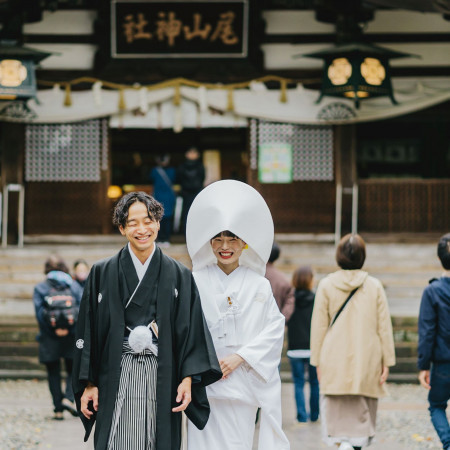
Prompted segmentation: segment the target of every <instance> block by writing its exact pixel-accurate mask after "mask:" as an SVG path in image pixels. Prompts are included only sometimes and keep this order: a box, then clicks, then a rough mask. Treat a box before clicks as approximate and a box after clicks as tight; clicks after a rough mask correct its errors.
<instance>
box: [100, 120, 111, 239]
mask: <svg viewBox="0 0 450 450" xmlns="http://www.w3.org/2000/svg"><path fill="white" fill-rule="evenodd" d="M104 120H106V119H104ZM106 134H107V136H106V139H107V140H108V168H107V170H101V171H100V188H99V207H100V208H99V211H101V214H102V220H101V230H102V231H101V232H102V234H111V232H112V231H113V226H112V223H111V222H112V208H113V206H114V202H113V201H112V200H111V199H110V198H109V197H108V187H109V186H110V184H111V173H112V160H111V159H112V151H111V129H110V128H109V127H108V130H107V131H106ZM103 139H105V136H103Z"/></svg>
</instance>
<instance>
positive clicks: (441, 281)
mask: <svg viewBox="0 0 450 450" xmlns="http://www.w3.org/2000/svg"><path fill="white" fill-rule="evenodd" d="M437 254H438V257H439V259H440V261H441V264H442V267H443V269H444V273H443V274H442V276H441V277H440V278H433V279H432V280H430V284H429V285H428V286H427V287H426V288H425V290H424V291H423V295H422V301H421V303H420V313H419V345H418V361H417V365H418V367H419V370H420V372H419V381H420V384H421V385H422V386H423V387H424V388H426V389H428V391H429V392H428V403H429V405H430V406H429V408H428V409H429V411H430V416H431V422H432V423H433V426H434V428H435V430H436V433H437V434H438V436H439V439H440V440H441V442H442V446H443V447H444V449H448V448H450V427H449V425H448V419H447V414H446V409H447V402H448V400H449V399H450V339H449V336H450V332H449V323H450V233H447V234H445V235H444V236H442V237H441V238H440V239H439V243H438V247H437ZM430 369H431V370H430Z"/></svg>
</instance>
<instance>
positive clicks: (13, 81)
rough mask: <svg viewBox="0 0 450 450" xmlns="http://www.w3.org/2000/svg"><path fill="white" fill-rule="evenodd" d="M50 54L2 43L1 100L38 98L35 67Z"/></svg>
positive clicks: (0, 46) (0, 54) (0, 43)
mask: <svg viewBox="0 0 450 450" xmlns="http://www.w3.org/2000/svg"><path fill="white" fill-rule="evenodd" d="M48 56H50V53H46V52H41V51H37V50H33V49H30V48H26V47H20V46H16V45H15V43H11V42H10V41H6V42H5V41H0V100H15V99H20V100H26V99H28V98H31V97H35V96H36V92H37V91H36V76H35V66H36V64H37V63H39V61H41V60H43V59H44V58H47V57H48Z"/></svg>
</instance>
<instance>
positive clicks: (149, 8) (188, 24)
mask: <svg viewBox="0 0 450 450" xmlns="http://www.w3.org/2000/svg"><path fill="white" fill-rule="evenodd" d="M248 14H249V5H248V0H228V1H211V0H204V1H195V2H190V1H148V0H145V1H126V0H113V1H112V3H111V56H112V57H113V58H180V57H182V58H246V57H247V55H248Z"/></svg>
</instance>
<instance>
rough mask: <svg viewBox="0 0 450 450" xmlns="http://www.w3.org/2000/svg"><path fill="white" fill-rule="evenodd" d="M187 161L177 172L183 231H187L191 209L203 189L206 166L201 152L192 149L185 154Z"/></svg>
mask: <svg viewBox="0 0 450 450" xmlns="http://www.w3.org/2000/svg"><path fill="white" fill-rule="evenodd" d="M185 157H186V159H185V160H184V162H183V163H181V164H180V166H179V167H178V170H177V183H178V184H179V185H180V186H181V197H182V198H183V208H182V211H181V227H182V231H183V232H185V231H186V220H187V215H188V212H189V209H190V207H191V205H192V202H193V201H194V198H195V197H196V196H197V194H198V193H199V192H200V191H201V190H202V189H203V183H204V181H205V166H204V165H203V163H202V160H201V159H200V152H199V151H198V150H197V149H196V148H195V147H191V148H189V149H188V151H187V152H186V153H185Z"/></svg>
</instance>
